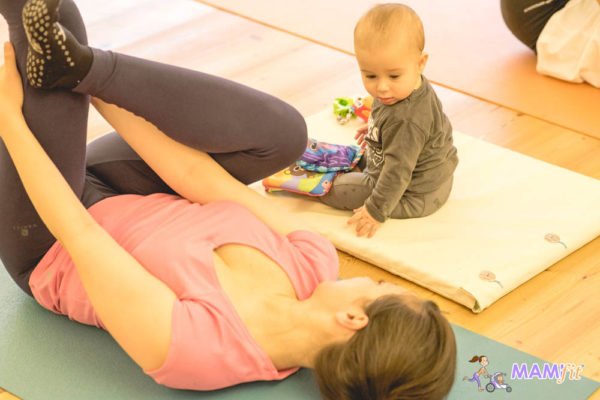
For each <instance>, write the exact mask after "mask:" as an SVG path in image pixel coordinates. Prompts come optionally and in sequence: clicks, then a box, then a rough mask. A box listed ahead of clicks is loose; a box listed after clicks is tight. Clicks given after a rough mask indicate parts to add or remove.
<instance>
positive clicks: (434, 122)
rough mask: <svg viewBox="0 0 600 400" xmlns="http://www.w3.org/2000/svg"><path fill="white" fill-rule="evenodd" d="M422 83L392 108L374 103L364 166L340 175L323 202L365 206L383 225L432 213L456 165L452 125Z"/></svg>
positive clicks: (444, 198)
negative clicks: (399, 219)
mask: <svg viewBox="0 0 600 400" xmlns="http://www.w3.org/2000/svg"><path fill="white" fill-rule="evenodd" d="M422 80H423V82H422V84H421V86H420V87H419V88H418V89H417V90H415V91H414V92H413V93H411V95H410V96H408V97H407V98H406V99H404V100H402V101H400V102H398V103H396V104H393V105H391V106H386V105H383V104H381V103H379V102H378V101H377V100H375V102H374V105H373V111H372V113H371V116H370V118H369V123H368V133H367V136H366V138H365V140H366V142H367V151H366V153H365V157H366V163H364V162H363V163H362V165H365V164H366V168H365V169H364V170H363V172H350V173H346V174H342V175H339V176H338V177H337V178H335V180H334V182H333V186H332V188H331V190H330V191H329V193H328V194H327V195H325V196H323V197H321V198H320V199H321V201H323V202H324V203H325V204H328V205H330V206H332V207H335V208H340V209H345V210H353V209H356V208H359V207H361V206H362V205H363V204H364V205H366V207H367V211H368V212H369V214H370V215H371V216H372V217H373V218H375V219H376V220H377V221H379V222H384V221H385V220H386V219H387V218H416V217H424V216H427V215H430V214H432V213H433V212H435V211H437V210H438V209H439V208H440V207H441V206H442V205H443V204H444V203H445V202H446V201H447V200H448V197H449V195H450V191H451V189H452V180H453V173H454V170H455V169H456V166H457V164H458V156H457V152H456V147H454V144H453V140H452V126H451V125H450V121H449V120H448V117H447V116H446V115H445V114H444V112H443V110H442V105H441V103H440V101H439V99H438V97H437V95H436V94H435V92H434V90H433V88H432V87H431V85H430V84H429V82H428V81H427V79H426V78H425V77H424V76H423V77H422Z"/></svg>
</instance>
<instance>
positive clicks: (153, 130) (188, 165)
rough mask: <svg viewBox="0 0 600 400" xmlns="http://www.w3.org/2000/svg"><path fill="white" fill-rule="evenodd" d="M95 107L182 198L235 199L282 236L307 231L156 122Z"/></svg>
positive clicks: (109, 106) (98, 102) (98, 104)
mask: <svg viewBox="0 0 600 400" xmlns="http://www.w3.org/2000/svg"><path fill="white" fill-rule="evenodd" d="M92 104H93V105H94V107H96V109H97V110H98V111H99V112H100V114H102V116H103V117H104V118H105V119H106V120H107V121H108V122H109V123H110V124H111V125H112V127H113V128H114V129H115V130H116V131H117V132H118V133H119V135H121V137H122V138H123V139H124V140H125V141H126V142H127V143H128V144H129V145H130V146H131V147H132V148H133V149H134V150H135V151H136V152H137V153H138V154H139V156H140V157H141V158H142V159H143V160H144V161H146V163H147V164H148V165H149V166H150V167H151V168H152V169H153V170H154V171H155V172H156V173H157V174H158V175H159V176H160V177H161V178H162V179H163V180H164V181H165V182H166V183H167V184H168V185H169V186H170V187H171V188H172V189H173V190H175V191H176V192H177V193H178V194H179V195H181V196H182V197H185V198H186V199H188V200H190V201H193V202H196V203H200V204H204V203H209V202H212V201H218V200H231V201H235V202H237V203H240V204H242V205H244V206H245V207H246V208H248V209H249V210H250V211H252V212H253V213H254V214H255V215H256V216H257V217H258V218H260V219H261V220H262V221H263V222H264V223H265V224H267V225H268V226H270V227H271V228H272V229H274V230H276V231H277V232H279V233H281V234H284V235H285V234H288V233H290V232H293V231H295V230H301V229H307V228H306V226H304V225H303V224H302V223H301V222H300V221H298V220H297V219H296V218H294V216H292V215H291V214H289V213H287V212H286V211H284V210H282V209H281V208H279V207H278V206H277V205H275V204H273V202H272V201H270V200H269V199H267V198H265V197H263V196H261V195H260V194H258V193H257V192H255V191H254V190H252V189H250V188H249V187H248V186H246V185H244V184H243V183H241V182H240V181H238V180H237V179H235V178H234V177H233V176H231V175H230V174H229V173H228V172H227V171H226V170H225V169H223V167H221V166H220V165H219V164H218V163H217V162H216V161H214V160H213V159H212V158H211V157H210V156H209V155H208V154H207V153H205V152H203V151H199V150H196V149H193V148H191V147H188V146H186V145H184V144H182V143H179V142H177V141H176V140H174V139H171V138H170V137H169V136H167V135H166V134H165V133H163V132H162V131H160V130H159V129H158V128H157V127H156V126H154V125H153V124H152V123H150V122H148V121H146V120H145V119H143V118H141V117H139V116H137V115H135V114H133V113H131V112H129V111H127V110H124V109H122V108H120V107H118V106H116V105H112V104H108V103H105V102H103V101H102V100H100V99H96V98H94V99H93V100H92Z"/></svg>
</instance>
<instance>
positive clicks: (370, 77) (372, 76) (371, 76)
mask: <svg viewBox="0 0 600 400" xmlns="http://www.w3.org/2000/svg"><path fill="white" fill-rule="evenodd" d="M365 78H367V79H375V78H377V75H365Z"/></svg>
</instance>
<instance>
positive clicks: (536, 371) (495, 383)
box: [463, 355, 584, 393]
mask: <svg viewBox="0 0 600 400" xmlns="http://www.w3.org/2000/svg"><path fill="white" fill-rule="evenodd" d="M468 361H469V363H471V364H479V365H477V366H476V365H471V367H473V368H475V367H476V368H477V370H476V371H475V372H474V373H473V375H472V376H465V377H464V378H463V381H464V382H468V383H471V384H476V385H477V386H476V390H478V391H480V392H483V391H486V392H489V393H492V392H494V391H496V390H504V391H506V392H507V393H510V392H512V390H513V388H512V386H511V384H510V383H509V382H508V379H510V381H512V382H515V381H532V380H539V381H556V383H557V384H559V385H560V384H562V383H564V382H566V381H567V380H569V381H579V380H581V374H582V373H583V367H584V366H583V365H578V364H574V363H558V364H553V363H517V362H515V363H513V364H512V368H511V370H510V376H509V375H508V374H507V373H506V372H504V371H496V372H490V371H489V369H490V368H489V365H490V361H489V359H488V357H487V356H485V355H474V356H473V357H472V358H471V359H470V360H468ZM486 380H487V381H486Z"/></svg>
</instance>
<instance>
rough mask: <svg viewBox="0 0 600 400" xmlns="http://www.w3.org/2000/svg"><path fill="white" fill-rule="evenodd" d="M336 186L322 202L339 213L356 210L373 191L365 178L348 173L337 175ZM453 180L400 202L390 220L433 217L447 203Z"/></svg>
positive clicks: (362, 175)
mask: <svg viewBox="0 0 600 400" xmlns="http://www.w3.org/2000/svg"><path fill="white" fill-rule="evenodd" d="M335 181H336V182H335V185H334V186H333V187H332V188H331V190H330V191H329V193H328V194H327V196H323V197H321V199H322V200H321V201H322V202H323V203H325V204H327V205H331V206H332V207H335V208H339V209H342V210H355V209H357V208H359V207H361V206H362V205H363V204H365V201H366V200H367V199H368V198H369V196H370V195H371V193H372V192H373V188H374V187H375V183H374V182H373V180H371V179H370V178H369V176H368V175H366V174H363V173H360V172H350V173H347V174H342V175H339V176H338V177H337V178H336V179H335ZM452 181H453V178H452V177H450V179H448V180H447V181H446V182H444V183H443V184H442V185H441V186H440V187H439V188H438V189H436V190H435V191H433V192H430V193H415V194H412V195H405V196H402V197H401V198H400V201H399V202H398V204H397V205H396V208H394V210H393V211H392V213H391V214H390V218H394V219H406V218H420V217H426V216H428V215H431V214H433V213H434V212H436V211H437V210H439V209H440V207H441V206H442V205H444V203H446V201H447V200H448V197H449V196H450V192H451V190H452Z"/></svg>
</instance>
